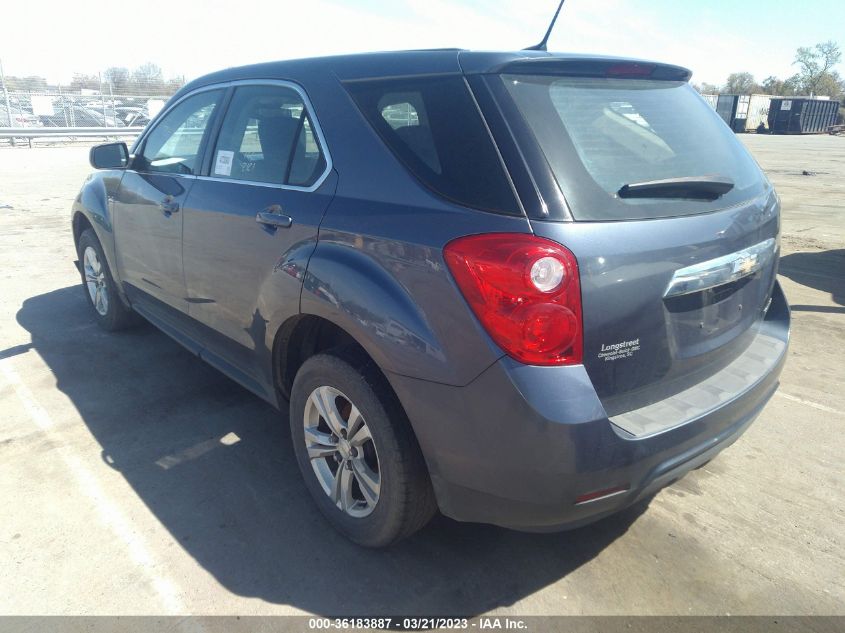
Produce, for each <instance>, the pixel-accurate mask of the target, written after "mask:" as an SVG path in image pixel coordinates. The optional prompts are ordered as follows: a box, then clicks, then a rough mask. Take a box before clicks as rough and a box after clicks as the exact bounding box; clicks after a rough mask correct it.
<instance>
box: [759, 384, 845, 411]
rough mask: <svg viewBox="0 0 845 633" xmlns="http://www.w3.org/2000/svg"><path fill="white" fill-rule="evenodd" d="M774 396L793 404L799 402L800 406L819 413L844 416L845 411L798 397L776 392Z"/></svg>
mask: <svg viewBox="0 0 845 633" xmlns="http://www.w3.org/2000/svg"><path fill="white" fill-rule="evenodd" d="M775 395H776V396H780V397H781V398H786V399H787V400H792V401H793V402H800V403H801V404H806V405H807V406H808V407H813V408H814V409H818V410H819V411H826V412H827V413H836V414H838V415H845V411H839V410H838V409H834V408H832V407H827V406H825V405H823V404H819V403H818V402H812V401H810V400H804V398H799V397H798V396H793V395H790V394H788V393H784V392H783V391H780V390H778V391H776V392H775Z"/></svg>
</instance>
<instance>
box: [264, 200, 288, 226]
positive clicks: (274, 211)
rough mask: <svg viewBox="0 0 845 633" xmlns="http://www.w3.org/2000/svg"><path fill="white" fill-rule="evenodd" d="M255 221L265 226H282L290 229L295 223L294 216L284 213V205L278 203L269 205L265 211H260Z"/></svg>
mask: <svg viewBox="0 0 845 633" xmlns="http://www.w3.org/2000/svg"><path fill="white" fill-rule="evenodd" d="M255 221H256V222H258V223H259V224H263V225H265V226H272V227H274V228H278V227H282V228H283V229H288V228H290V225H291V224H293V218H291V217H290V216H289V215H285V214H284V213H282V207H280V206H279V205H278V204H274V205H272V206H269V207H267V208H266V209H264V211H259V212H258V215H256V216H255Z"/></svg>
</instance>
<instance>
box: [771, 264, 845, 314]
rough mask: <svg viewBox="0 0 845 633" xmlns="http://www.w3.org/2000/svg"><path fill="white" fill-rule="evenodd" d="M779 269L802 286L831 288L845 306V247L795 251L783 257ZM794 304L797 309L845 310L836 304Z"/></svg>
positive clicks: (831, 294) (839, 302)
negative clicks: (827, 249)
mask: <svg viewBox="0 0 845 633" xmlns="http://www.w3.org/2000/svg"><path fill="white" fill-rule="evenodd" d="M778 273H779V274H781V275H783V276H784V277H789V278H790V279H791V280H792V281H794V282H796V283H799V284H801V285H802V286H807V287H808V288H815V289H816V290H821V291H822V292H829V293H830V296H831V298H832V299H833V301H834V302H835V303H837V304H839V305H840V306H845V249H841V248H840V249H834V250H829V251H817V252H801V253H791V254H790V255H786V256H785V257H782V258H781V260H780V267H779V269H778ZM790 307H791V308H792V310H794V311H796V312H802V311H803V312H832V313H845V309H843V308H837V307H834V306H813V305H793V306H790Z"/></svg>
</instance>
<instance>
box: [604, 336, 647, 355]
mask: <svg viewBox="0 0 845 633" xmlns="http://www.w3.org/2000/svg"><path fill="white" fill-rule="evenodd" d="M639 350H640V339H638V338H635V339H633V340H631V341H622V342H620V343H611V344H610V345H605V344H604V343H602V346H601V351H600V352H599V358H601V359H602V360H604V361H609V360H619V359H620V358H630V357H631V356H633V355H634V352H638V351H639Z"/></svg>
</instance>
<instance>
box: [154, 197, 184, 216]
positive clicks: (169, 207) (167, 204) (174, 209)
mask: <svg viewBox="0 0 845 633" xmlns="http://www.w3.org/2000/svg"><path fill="white" fill-rule="evenodd" d="M158 206H159V207H160V208H161V211H162V213H164V214H165V215H170V214H171V213H178V212H179V203H178V202H174V201H173V196H167V197H166V198H165V199H164V200H162V201H161V202H159V204H158Z"/></svg>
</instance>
